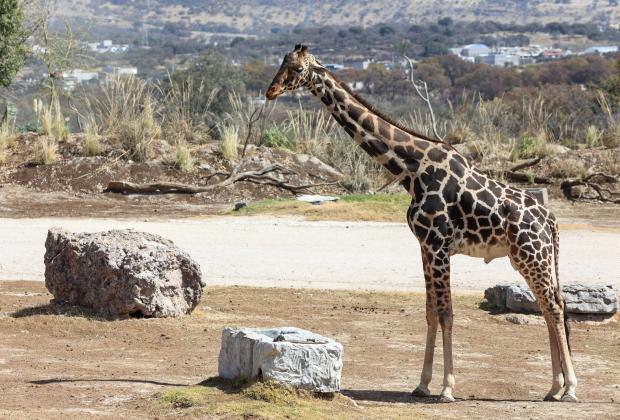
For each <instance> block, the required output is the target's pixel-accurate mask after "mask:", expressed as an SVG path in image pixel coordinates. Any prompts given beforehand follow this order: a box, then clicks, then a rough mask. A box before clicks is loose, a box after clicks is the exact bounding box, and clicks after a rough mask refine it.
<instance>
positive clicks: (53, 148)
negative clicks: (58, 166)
mask: <svg viewBox="0 0 620 420" xmlns="http://www.w3.org/2000/svg"><path fill="white" fill-rule="evenodd" d="M58 159H59V156H58V142H57V141H56V139H55V138H53V137H51V136H40V137H39V138H38V139H37V141H36V143H35V144H34V161H35V163H38V164H40V165H49V164H52V163H56V162H58Z"/></svg>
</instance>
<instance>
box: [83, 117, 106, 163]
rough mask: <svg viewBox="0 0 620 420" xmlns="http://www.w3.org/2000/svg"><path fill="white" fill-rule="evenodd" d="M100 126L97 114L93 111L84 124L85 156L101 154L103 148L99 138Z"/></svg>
mask: <svg viewBox="0 0 620 420" xmlns="http://www.w3.org/2000/svg"><path fill="white" fill-rule="evenodd" d="M99 138H100V136H99V127H98V126H97V121H96V120H95V116H94V115H93V114H92V113H91V114H89V115H88V117H87V118H86V123H85V124H84V143H83V144H82V154H83V155H84V156H99V155H100V154H101V151H102V150H103V148H102V146H101V142H100V140H99Z"/></svg>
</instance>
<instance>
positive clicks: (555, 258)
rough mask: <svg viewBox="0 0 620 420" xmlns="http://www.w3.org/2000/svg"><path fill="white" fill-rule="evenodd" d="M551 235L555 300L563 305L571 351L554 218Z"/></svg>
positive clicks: (558, 235) (557, 229) (558, 243)
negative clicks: (561, 286)
mask: <svg viewBox="0 0 620 420" xmlns="http://www.w3.org/2000/svg"><path fill="white" fill-rule="evenodd" d="M551 233H552V235H553V261H554V264H555V281H556V293H557V295H556V300H557V301H558V303H559V301H560V299H561V300H562V307H563V312H564V313H563V316H564V335H565V336H566V344H567V345H568V351H569V353H570V352H571V348H570V325H569V324H568V311H567V310H566V299H564V296H563V295H562V289H561V288H560V232H559V228H558V222H557V221H556V220H554V221H553V227H552V232H551Z"/></svg>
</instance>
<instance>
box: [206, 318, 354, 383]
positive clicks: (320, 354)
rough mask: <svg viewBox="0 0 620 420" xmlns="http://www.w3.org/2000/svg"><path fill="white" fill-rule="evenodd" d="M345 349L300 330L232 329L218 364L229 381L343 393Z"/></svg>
mask: <svg viewBox="0 0 620 420" xmlns="http://www.w3.org/2000/svg"><path fill="white" fill-rule="evenodd" d="M342 355H343V347H342V345H341V344H340V343H337V342H336V341H334V340H332V339H330V338H326V337H323V336H320V335H318V334H315V333H313V332H310V331H306V330H302V329H299V328H292V327H286V328H273V329H262V328H240V329H239V328H230V327H227V328H225V329H224V331H223V332H222V347H221V350H220V355H219V361H218V372H219V376H220V377H222V378H225V379H235V380H239V379H242V380H243V379H254V378H261V379H263V380H273V381H277V382H279V383H282V384H285V385H291V386H294V387H296V388H302V389H306V390H309V391H313V392H321V393H331V392H337V391H339V390H340V376H341V373H342Z"/></svg>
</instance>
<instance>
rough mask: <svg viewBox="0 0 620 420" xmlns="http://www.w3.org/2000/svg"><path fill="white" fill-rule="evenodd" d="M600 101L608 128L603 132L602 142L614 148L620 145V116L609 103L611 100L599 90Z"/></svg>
mask: <svg viewBox="0 0 620 420" xmlns="http://www.w3.org/2000/svg"><path fill="white" fill-rule="evenodd" d="M598 102H599V104H600V106H601V109H602V110H603V115H605V125H606V128H605V130H604V131H603V133H602V134H601V143H602V145H603V146H605V147H607V148H609V149H612V148H615V147H619V146H620V118H618V115H617V114H615V113H614V111H613V108H612V106H611V105H610V104H609V100H608V99H607V97H606V96H605V95H604V94H603V93H602V92H599V95H598Z"/></svg>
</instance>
